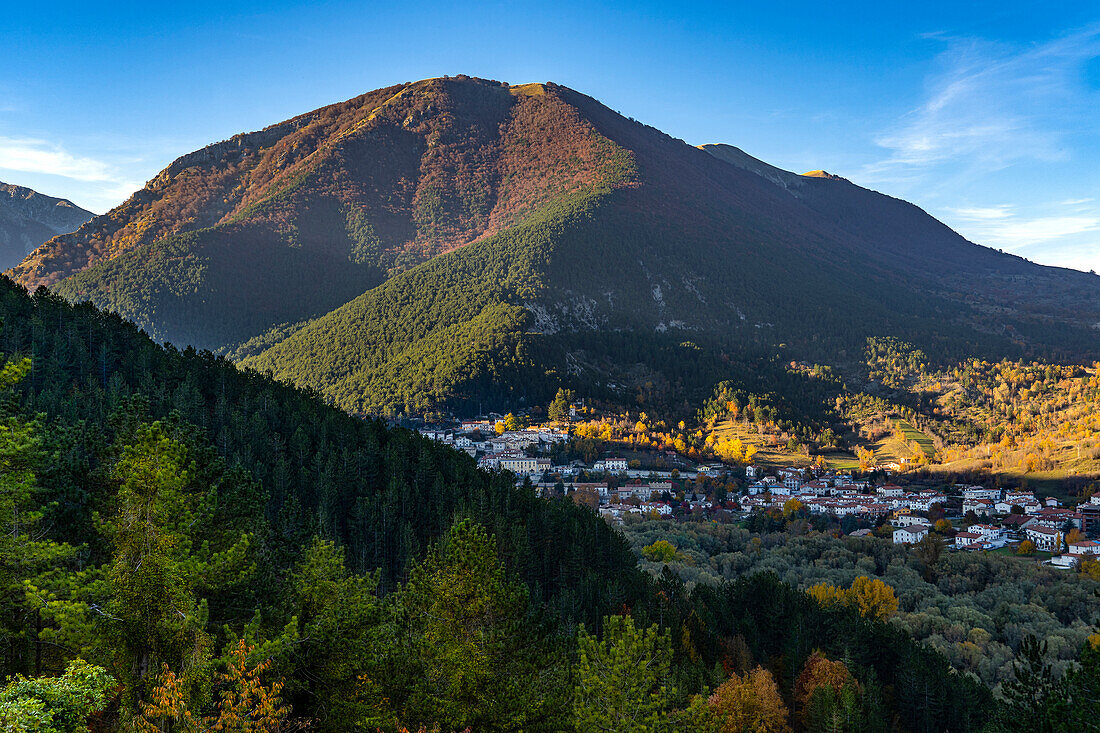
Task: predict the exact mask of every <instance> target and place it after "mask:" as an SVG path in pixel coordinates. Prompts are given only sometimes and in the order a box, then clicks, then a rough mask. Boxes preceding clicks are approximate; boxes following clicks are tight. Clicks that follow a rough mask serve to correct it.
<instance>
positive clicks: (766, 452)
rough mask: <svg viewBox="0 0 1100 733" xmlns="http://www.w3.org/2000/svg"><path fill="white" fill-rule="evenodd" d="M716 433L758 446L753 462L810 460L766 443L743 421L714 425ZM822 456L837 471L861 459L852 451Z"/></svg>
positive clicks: (852, 466)
mask: <svg viewBox="0 0 1100 733" xmlns="http://www.w3.org/2000/svg"><path fill="white" fill-rule="evenodd" d="M714 433H715V438H716V439H722V438H730V439H733V438H737V439H738V440H740V441H741V442H742V443H751V444H752V445H755V446H756V447H758V448H759V449H760V452H759V453H757V454H756V456H754V457H753V463H755V464H757V465H761V466H771V467H775V468H779V467H782V466H805V465H807V464H808V463H809V462H810V458H809V457H808V456H806V455H803V454H802V453H792V452H790V451H788V450H787V449H786V446H768V445H765V444H764V442H765V437H764V436H762V435H760V433H758V432H756V430H755V429H754V428H752V427H750V426H747V425H744V424H742V423H737V422H733V421H732V420H725V421H723V422H720V423H718V424H717V425H716V426H715V427H714ZM822 457H823V458H824V459H825V464H826V465H827V466H828V467H829V468H830V469H833V470H836V471H851V470H854V469H857V468H859V459H857V458H856V457H855V456H854V455H852V454H851V453H846V452H844V451H832V452H829V453H824V454H822Z"/></svg>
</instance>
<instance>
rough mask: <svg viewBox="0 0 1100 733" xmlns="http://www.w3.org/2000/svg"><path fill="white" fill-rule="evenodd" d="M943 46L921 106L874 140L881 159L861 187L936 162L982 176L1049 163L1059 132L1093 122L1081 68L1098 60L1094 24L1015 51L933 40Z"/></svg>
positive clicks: (1098, 34)
mask: <svg viewBox="0 0 1100 733" xmlns="http://www.w3.org/2000/svg"><path fill="white" fill-rule="evenodd" d="M937 38H939V39H941V40H943V41H944V42H945V43H946V44H947V48H946V50H945V51H944V52H943V53H942V54H941V55H940V56H939V58H938V59H937V67H938V70H937V71H936V72H935V73H933V74H932V75H931V76H930V77H929V79H928V80H927V82H926V89H927V91H926V94H925V98H924V100H923V101H922V102H921V103H920V104H919V105H918V106H917V107H916V108H915V109H912V110H911V111H910V112H908V113H907V114H905V115H904V116H903V117H902V118H901V119H900V120H898V121H897V123H896V124H895V125H893V126H891V127H889V128H888V129H886V130H884V131H883V132H881V133H880V134H878V135H876V136H875V138H874V142H875V144H876V145H877V146H878V147H879V148H881V149H883V150H884V151H885V152H886V153H887V154H886V156H885V157H882V158H881V159H879V160H877V161H874V162H871V163H869V164H868V165H866V166H865V168H864V170H863V171H862V175H861V178H863V179H865V180H868V181H872V182H874V181H877V182H881V181H898V180H901V181H911V180H912V178H913V174H914V172H918V171H921V170H930V169H933V168H935V167H937V166H941V165H943V164H950V165H951V167H952V168H954V169H956V170H959V169H968V168H969V169H973V170H974V171H980V172H990V171H995V170H999V169H1003V168H1005V167H1008V166H1010V165H1012V164H1013V163H1015V162H1017V161H1019V160H1022V159H1030V160H1041V161H1057V160H1061V159H1063V158H1064V157H1065V155H1066V150H1065V145H1064V143H1065V133H1066V130H1067V129H1075V128H1079V127H1080V125H1081V124H1088V120H1090V119H1091V120H1094V117H1093V115H1094V114H1095V109H1094V106H1093V104H1092V102H1091V101H1090V95H1088V94H1083V93H1082V86H1083V82H1082V74H1081V69H1082V68H1083V66H1084V65H1085V64H1086V63H1087V62H1088V61H1089V60H1090V59H1092V58H1095V57H1096V56H1098V55H1100V25H1096V26H1092V27H1089V28H1086V29H1083V30H1078V31H1076V32H1074V33H1070V34H1067V35H1065V36H1063V37H1061V38H1057V39H1054V40H1051V41H1048V42H1046V43H1043V44H1038V45H1034V46H1029V47H1027V48H1023V49H1019V48H1013V47H1008V46H1005V45H1004V44H999V43H995V42H991V41H986V40H982V39H974V38H957V37H950V36H944V35H942V34H938V35H937Z"/></svg>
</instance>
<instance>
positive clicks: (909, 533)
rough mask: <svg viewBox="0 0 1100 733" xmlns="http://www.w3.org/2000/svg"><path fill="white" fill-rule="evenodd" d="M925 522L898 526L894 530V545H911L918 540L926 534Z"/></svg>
mask: <svg viewBox="0 0 1100 733" xmlns="http://www.w3.org/2000/svg"><path fill="white" fill-rule="evenodd" d="M928 529H929V527H928V525H927V524H911V525H909V526H908V527H899V528H897V529H895V530H894V544H895V545H911V544H913V543H916V542H920V541H921V540H923V539H924V538H925V537H927V536H928Z"/></svg>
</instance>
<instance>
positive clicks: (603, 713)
mask: <svg viewBox="0 0 1100 733" xmlns="http://www.w3.org/2000/svg"><path fill="white" fill-rule="evenodd" d="M577 647H578V649H577V653H578V659H577V664H576V666H575V668H574V677H575V679H576V684H575V686H574V690H573V719H574V724H575V725H576V727H577V730H584V731H615V732H616V733H653V731H663V730H665V729H666V723H665V714H666V709H667V707H668V701H669V699H670V698H671V697H672V696H673V695H674V694H675V691H674V690H673V689H671V687H670V685H669V681H668V680H669V669H670V666H671V663H672V640H671V637H670V635H669V634H668V633H667V632H664V633H662V632H659V631H658V630H657V625H656V624H654V625H653V626H650V627H649V628H648V629H639V628H636V627H635V626H634V619H632V618H630V617H629V616H609V617H607V618H606V619H604V628H603V639H602V640H597V639H596V637H594V636H592V635H590V634H589V633H588V632H587V631H586V630H585V628H584V626H583V625H582V626H581V627H580V629H579V630H578V632H577Z"/></svg>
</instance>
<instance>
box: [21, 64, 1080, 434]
mask: <svg viewBox="0 0 1100 733" xmlns="http://www.w3.org/2000/svg"><path fill="white" fill-rule="evenodd" d="M12 275H13V276H14V278H15V279H16V280H17V281H18V282H20V283H21V284H23V285H25V286H27V287H29V288H31V289H33V288H35V287H37V286H39V285H47V286H49V287H51V288H53V289H54V290H55V292H57V293H58V294H60V295H62V296H63V297H65V298H66V299H69V300H71V301H74V302H75V301H81V300H85V299H88V300H91V301H92V302H94V303H95V304H96V305H98V306H99V307H102V308H105V309H109V310H112V311H114V312H117V313H119V314H121V315H123V316H124V317H126V318H128V319H131V320H133V321H134V322H135V323H136V324H138V325H139V326H140V327H142V328H143V329H145V330H146V331H147V332H148V333H149V334H151V335H152V336H153V337H154V339H156V340H158V341H162V340H167V341H170V342H172V343H176V344H180V345H185V344H190V345H194V346H196V347H200V348H210V349H215V350H218V351H219V352H220V353H225V354H232V355H233V357H234V358H235V359H243V360H244V361H245V363H247V364H248V365H250V366H253V367H255V368H257V369H260V370H264V371H271V372H272V373H273V374H275V375H276V376H277V377H279V378H282V379H285V380H288V381H292V382H294V383H296V384H299V385H301V386H308V387H310V388H313V389H316V390H318V391H320V392H321V393H322V394H324V395H325V396H326V397H327V398H328V399H330V400H332V401H333V402H334V403H336V404H338V405H339V406H341V407H343V408H345V409H347V410H350V411H353V412H356V413H361V414H384V415H388V416H395V415H413V414H416V415H420V414H425V413H432V412H439V411H447V410H450V409H466V408H468V406H469V405H472V404H476V403H477V402H484V401H491V402H494V403H503V404H500V407H502V408H509V409H511V408H513V407H522V406H524V405H530V404H545V403H546V402H548V401H549V400H550V398H552V396H553V395H554V393H555V392H556V390H557V389H558V388H559V387H562V386H565V387H567V388H573V389H575V391H577V392H578V393H579V394H582V395H592V396H595V395H602V394H607V395H608V397H609V398H614V399H616V400H618V401H619V402H620V403H621V404H624V403H625V404H629V402H630V400H632V399H633V397H634V394H635V393H636V391H637V390H638V388H639V387H644V385H646V384H654V385H658V386H660V387H663V388H664V391H665V393H666V395H667V400H666V403H667V404H668V405H669V406H673V407H675V408H677V409H679V408H681V407H682V406H683V404H684V403H685V402H690V403H694V404H695V405H696V406H697V405H698V404H699V403H701V402H702V400H704V399H705V398H706V395H707V393H709V392H710V391H711V390H712V389H713V388H714V386H715V385H716V384H717V383H719V382H721V381H722V380H723V379H724V378H728V377H723V376H722V375H721V374H718V375H717V378H714V375H713V374H711V373H710V372H715V371H719V372H720V370H715V369H708V370H706V371H705V372H704V371H700V372H699V373H698V374H692V375H690V378H684V377H681V376H680V375H679V374H678V373H677V372H676V370H675V369H673V368H672V366H671V365H669V364H668V360H667V358H665V357H666V355H667V353H668V352H669V351H670V350H672V349H674V348H675V347H676V346H678V345H680V344H685V343H686V344H690V345H691V347H690V348H691V350H692V351H695V352H698V353H697V354H695V355H694V356H692V357H691V358H692V360H694V361H696V362H706V363H707V364H718V365H720V364H723V363H729V362H731V361H732V362H734V363H743V362H745V361H751V360H753V359H756V358H758V357H760V356H761V355H763V356H772V357H774V356H775V352H776V350H777V349H778V348H779V347H780V346H781V345H782V346H783V347H784V348H785V350H786V351H785V354H786V355H788V356H789V358H791V359H797V360H804V361H816V362H818V363H822V364H831V365H834V366H840V365H841V363H843V362H858V361H859V360H860V358H861V353H862V351H863V348H864V344H865V341H866V339H867V338H868V337H872V336H881V335H883V334H887V335H904V336H905V337H906V339H908V340H909V341H911V342H912V343H914V344H916V345H917V346H918V347H919V348H921V349H924V350H925V352H926V353H928V354H930V355H932V356H933V357H935V358H936V359H954V360H962V359H965V358H975V357H976V358H981V359H987V360H988V359H1000V358H1004V357H1005V356H1006V355H1007V356H1011V357H1012V358H1024V357H1028V358H1043V359H1054V360H1059V359H1060V360H1063V361H1071V362H1072V361H1076V362H1082V363H1084V362H1087V361H1090V360H1092V359H1095V358H1097V357H1098V356H1100V353H1098V352H1097V339H1096V332H1095V330H1094V328H1093V324H1095V323H1096V322H1098V321H1100V296H1098V295H1097V293H1098V292H1100V290H1098V289H1097V287H1096V283H1097V278H1096V276H1095V275H1088V274H1085V273H1079V272H1074V271H1070V270H1060V269H1057V268H1048V267H1040V266H1038V265H1034V264H1032V263H1029V262H1027V261H1025V260H1022V259H1020V258H1018V257H1014V256H1010V255H1005V254H1002V253H999V252H997V251H995V250H992V249H988V248H985V247H980V246H978V245H975V244H972V243H970V242H967V241H966V240H964V239H963V238H962V237H960V236H959V235H957V234H956V233H954V232H952V231H951V230H950V229H948V228H947V227H946V226H944V225H943V224H941V223H940V222H938V221H936V220H935V219H933V218H932V217H930V216H928V215H927V214H926V213H924V212H923V211H921V210H920V209H918V208H917V207H914V206H912V205H910V204H907V203H905V202H903V201H898V200H896V199H892V198H890V197H887V196H882V195H880V194H877V193H875V192H872V191H868V190H866V189H861V188H859V187H858V186H854V185H853V184H851V183H850V182H848V181H845V180H843V179H839V178H836V177H819V176H798V175H795V174H791V173H788V172H785V171H780V170H778V169H775V168H772V167H770V166H767V164H765V163H762V162H761V161H756V160H755V159H752V158H751V157H749V156H747V155H745V154H744V153H741V152H740V151H738V150H737V149H736V148H730V147H729V146H707V147H706V148H705V149H698V148H695V147H692V146H690V145H687V144H685V143H684V142H682V141H680V140H676V139H673V138H671V137H669V136H667V135H665V134H663V133H661V132H660V131H658V130H655V129H653V128H651V127H648V126H645V125H643V124H641V123H638V122H636V121H634V120H630V119H627V118H624V117H622V116H621V115H618V114H616V113H615V112H613V111H612V110H610V109H608V108H607V107H605V106H604V105H602V104H600V103H599V102H597V101H596V100H594V99H591V98H590V97H586V96H584V95H583V94H580V93H578V92H576V91H573V90H571V89H568V88H565V87H562V86H559V85H555V84H551V83H547V84H526V85H522V86H509V85H507V84H504V83H501V82H495V81H487V80H481V79H471V78H468V77H454V78H449V77H448V78H439V79H429V80H424V81H421V82H416V83H409V84H401V85H397V86H393V87H388V88H385V89H380V90H376V91H373V92H369V93H367V94H364V95H361V96H359V97H356V98H354V99H351V100H348V101H346V102H342V103H339V104H335V105H331V106H328V107H324V108H322V109H319V110H315V111H313V112H310V113H307V114H304V115H301V116H299V117H296V118H293V119H291V120H288V121H286V122H282V123H279V124H276V125H272V126H271V127H268V128H266V129H264V130H262V131H259V132H254V133H249V134H244V135H238V136H235V137H233V138H231V139H230V140H228V141H224V142H221V143H216V144H214V145H211V146H209V147H207V148H204V149H202V150H200V151H197V152H195V153H192V154H189V155H187V156H184V157H183V158H180V159H179V160H177V161H175V162H174V163H172V164H171V165H170V166H169V167H167V168H166V169H165V170H164V171H163V172H162V173H161V174H159V175H158V176H157V177H155V178H154V179H153V180H152V181H150V183H149V184H148V185H147V186H146V187H145V188H144V189H142V190H141V191H139V192H137V193H135V194H134V195H133V196H132V197H131V198H130V199H129V200H128V201H127V202H126V203H124V204H123V205H121V206H120V207H118V208H116V209H114V210H113V211H111V212H109V213H107V214H105V215H103V216H101V217H96V218H95V219H94V220H92V221H91V222H89V223H88V224H86V225H85V226H83V227H81V229H80V230H79V231H77V232H75V233H73V234H71V235H67V236H64V237H59V238H57V239H55V240H53V241H51V242H50V243H48V244H47V245H45V246H43V247H41V248H40V249H39V250H37V251H35V252H34V253H32V255H31V256H29V257H28V258H27V259H26V260H25V261H24V262H22V263H21V264H20V265H18V266H17V267H16V268H14V270H12Z"/></svg>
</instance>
